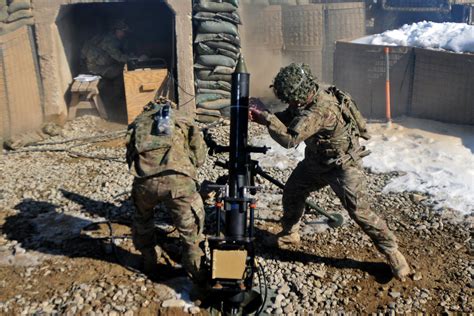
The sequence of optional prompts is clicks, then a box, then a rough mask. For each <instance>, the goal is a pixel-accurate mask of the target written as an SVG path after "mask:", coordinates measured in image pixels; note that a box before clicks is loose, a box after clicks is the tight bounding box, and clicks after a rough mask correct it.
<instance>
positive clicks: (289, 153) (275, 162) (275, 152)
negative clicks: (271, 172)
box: [251, 134, 306, 170]
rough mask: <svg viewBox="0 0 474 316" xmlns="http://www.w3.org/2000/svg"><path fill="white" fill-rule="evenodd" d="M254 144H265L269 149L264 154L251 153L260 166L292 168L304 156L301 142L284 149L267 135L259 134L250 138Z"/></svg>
mask: <svg viewBox="0 0 474 316" xmlns="http://www.w3.org/2000/svg"><path fill="white" fill-rule="evenodd" d="M251 141H252V145H254V146H267V147H270V150H269V151H268V152H267V153H266V154H265V155H264V154H253V155H252V158H254V159H257V160H258V162H259V165H260V167H262V168H264V169H265V168H277V169H281V170H284V169H287V168H294V167H295V166H296V164H297V162H298V161H301V160H303V158H304V149H305V147H306V146H305V144H304V143H302V144H300V145H299V146H297V147H296V148H290V149H286V148H284V147H282V146H280V145H279V144H278V143H277V142H276V141H274V140H273V139H272V138H271V137H270V136H269V135H266V134H265V135H261V136H258V137H256V138H254V139H252V140H251Z"/></svg>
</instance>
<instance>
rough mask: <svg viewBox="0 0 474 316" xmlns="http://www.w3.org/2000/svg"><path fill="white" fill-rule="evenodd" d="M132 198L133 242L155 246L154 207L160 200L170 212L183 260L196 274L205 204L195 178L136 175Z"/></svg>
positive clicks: (199, 260) (139, 248) (143, 246)
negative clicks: (133, 206)
mask: <svg viewBox="0 0 474 316" xmlns="http://www.w3.org/2000/svg"><path fill="white" fill-rule="evenodd" d="M132 198H133V201H134V203H135V207H136V212H135V214H134V217H133V227H132V235H133V243H134V245H135V247H136V248H137V249H138V250H143V249H147V248H148V249H149V248H153V247H155V244H156V238H155V232H154V230H155V225H154V220H153V217H154V207H155V206H156V205H157V204H159V203H163V204H164V206H165V207H166V210H167V211H168V212H170V215H171V218H172V220H173V224H174V225H175V227H176V228H177V230H178V232H179V236H180V240H181V243H182V246H183V255H182V264H183V266H184V268H185V269H186V271H187V272H188V273H190V274H191V275H192V276H193V277H197V276H198V273H199V267H200V264H201V258H202V256H203V251H202V250H201V248H200V247H199V243H200V242H201V241H203V240H204V235H203V227H204V206H203V202H202V199H201V196H200V195H199V194H198V192H197V188H196V182H195V181H194V180H193V179H192V178H190V177H187V176H184V175H176V174H172V175H165V176H157V177H151V178H135V181H134V182H133V188H132Z"/></svg>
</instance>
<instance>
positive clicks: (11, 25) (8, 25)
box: [0, 18, 35, 35]
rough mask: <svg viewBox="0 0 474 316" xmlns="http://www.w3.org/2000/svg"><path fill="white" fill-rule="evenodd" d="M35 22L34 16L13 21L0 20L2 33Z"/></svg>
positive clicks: (0, 31) (0, 32) (0, 33)
mask: <svg viewBox="0 0 474 316" xmlns="http://www.w3.org/2000/svg"><path fill="white" fill-rule="evenodd" d="M34 23H35V19H34V18H28V19H21V20H18V21H15V22H12V23H1V22H0V35H3V34H6V33H10V32H13V31H15V30H16V29H19V28H20V27H22V26H25V25H33V24H34Z"/></svg>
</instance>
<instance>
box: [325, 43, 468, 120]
mask: <svg viewBox="0 0 474 316" xmlns="http://www.w3.org/2000/svg"><path fill="white" fill-rule="evenodd" d="M334 65H335V67H334V83H335V84H336V85H337V86H338V87H339V88H341V89H342V90H345V91H347V92H349V93H350V94H351V95H352V96H353V98H354V99H355V101H356V103H357V105H358V106H359V108H360V110H361V111H362V113H363V114H364V116H366V117H367V118H369V119H384V118H385V80H386V79H385V76H386V70H385V67H386V64H385V54H384V47H383V46H375V45H363V44H355V43H351V42H347V41H344V42H341V41H340V42H337V44H336V51H335V53H334ZM473 73H474V56H473V55H469V54H458V53H450V52H441V51H434V50H428V49H421V48H412V47H390V84H391V112H392V117H396V116H401V115H409V116H415V117H420V118H426V119H433V120H438V121H442V122H448V123H458V124H474V103H473V101H472V100H474V92H473V89H472V87H473V85H474V77H473V75H472V74H473Z"/></svg>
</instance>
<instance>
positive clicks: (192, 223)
mask: <svg viewBox="0 0 474 316" xmlns="http://www.w3.org/2000/svg"><path fill="white" fill-rule="evenodd" d="M165 104H168V105H169V104H170V102H169V101H167V100H166V99H163V98H160V99H158V100H156V101H155V102H152V103H150V105H149V106H147V108H146V109H145V110H144V111H143V112H142V113H141V114H140V115H139V116H138V117H137V118H136V119H135V120H134V122H133V123H132V124H130V126H129V129H128V133H127V162H128V164H129V167H130V171H131V173H132V174H133V175H134V176H135V180H134V182H133V188H132V198H133V201H134V203H135V206H136V212H135V215H134V219H133V229H132V233H133V242H134V245H135V247H136V248H137V249H138V250H139V251H140V252H141V253H142V255H143V259H144V269H145V272H148V273H153V271H154V269H155V268H156V264H157V259H158V255H157V253H156V250H155V243H156V239H155V233H154V227H155V226H154V221H153V217H154V207H155V206H156V205H157V204H159V203H163V204H164V206H165V207H166V210H167V211H168V212H170V214H171V218H172V220H173V223H174V225H175V226H176V228H177V230H178V232H179V235H180V240H181V243H182V247H183V254H182V264H183V266H184V268H185V269H186V270H187V271H188V273H190V274H191V276H192V277H194V278H195V279H196V278H199V267H200V263H201V257H202V256H203V252H202V250H201V248H200V245H199V244H200V243H201V242H202V241H203V240H204V236H203V225H204V206H203V202H202V199H201V196H200V195H199V193H198V190H197V187H198V184H197V170H196V169H197V168H198V167H199V166H201V165H202V164H203V163H204V161H205V159H206V154H207V152H206V145H205V143H204V140H203V137H202V135H201V132H200V130H199V128H198V127H197V126H196V125H195V124H194V123H193V121H192V120H190V119H189V118H186V117H183V116H179V112H176V111H173V110H171V113H172V115H171V118H170V122H171V123H170V125H169V126H170V129H169V133H168V134H167V133H162V132H159V133H158V132H157V124H158V123H157V119H158V121H159V118H160V113H162V110H161V109H162V108H163V105H165ZM173 106H174V105H173Z"/></svg>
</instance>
